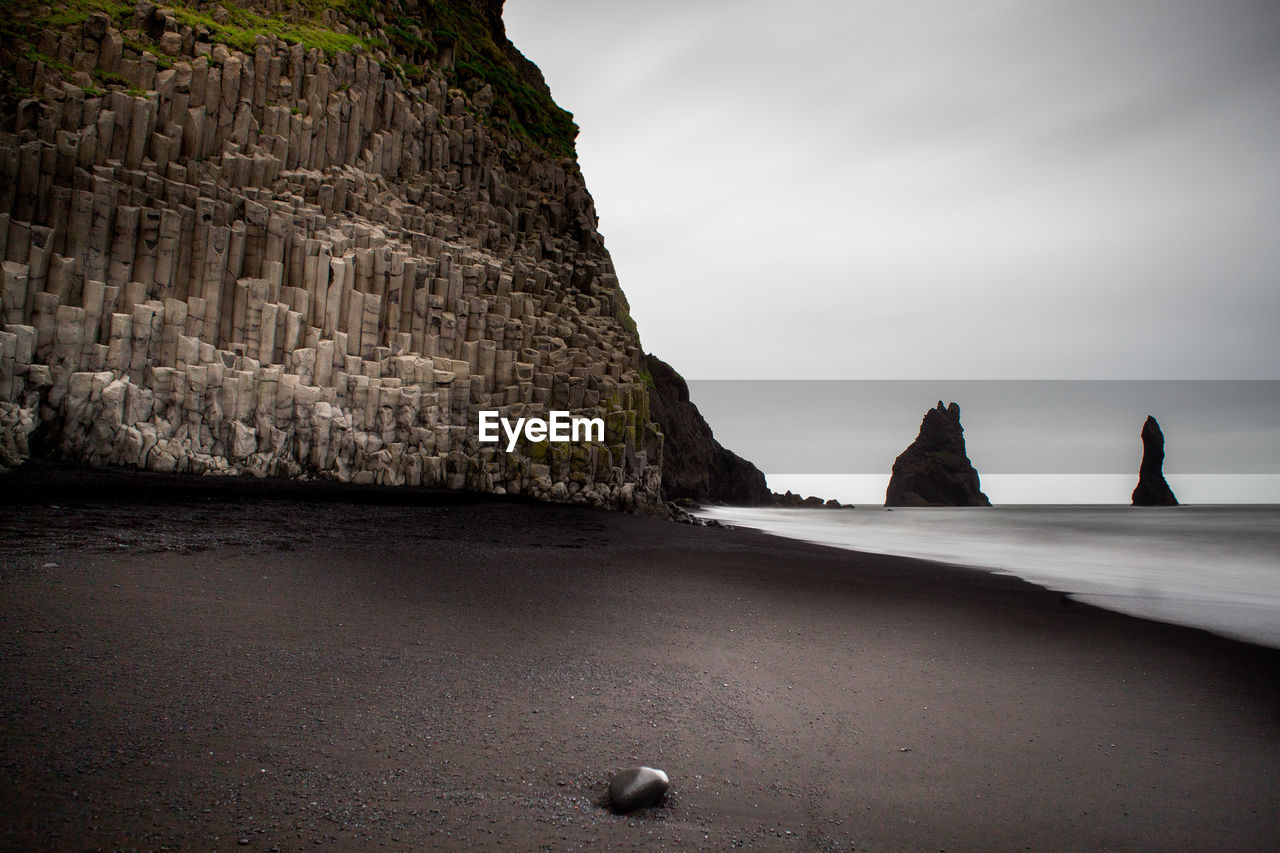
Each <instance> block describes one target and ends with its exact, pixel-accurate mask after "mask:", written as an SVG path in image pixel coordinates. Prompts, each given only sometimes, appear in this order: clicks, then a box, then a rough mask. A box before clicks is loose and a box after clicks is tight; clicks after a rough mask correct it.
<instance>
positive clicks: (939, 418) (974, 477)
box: [884, 400, 991, 506]
mask: <svg viewBox="0 0 1280 853" xmlns="http://www.w3.org/2000/svg"><path fill="white" fill-rule="evenodd" d="M884 505H885V506H991V501H990V500H988V499H987V496H986V495H984V494H983V493H982V490H981V487H980V485H979V483H978V472H977V471H976V470H974V467H973V465H972V464H971V463H970V462H969V457H968V456H967V455H966V454H965V449H964V428H963V427H962V426H960V407H959V406H958V405H957V404H955V403H952V404H951V405H949V406H944V405H943V404H942V401H941V400H939V401H938V406H937V408H934V409H930V410H929V411H928V412H925V416H924V420H923V421H921V423H920V435H919V436H917V438H916V440H915V441H914V442H912V444H911V446H910V447H908V448H907V449H906V450H904V451H903V452H902V455H900V456H899V457H898V458H897V459H896V460H894V463H893V477H892V478H890V480H889V490H888V492H887V494H886V495H885V500H884Z"/></svg>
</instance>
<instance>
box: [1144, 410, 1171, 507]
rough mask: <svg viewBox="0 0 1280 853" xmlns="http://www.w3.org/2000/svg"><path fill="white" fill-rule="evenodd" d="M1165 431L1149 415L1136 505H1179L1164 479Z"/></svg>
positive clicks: (1145, 425)
mask: <svg viewBox="0 0 1280 853" xmlns="http://www.w3.org/2000/svg"><path fill="white" fill-rule="evenodd" d="M1163 468H1164V433H1163V432H1161V431H1160V424H1159V423H1157V422H1156V419H1155V418H1153V417H1151V416H1150V415H1147V420H1146V423H1144V424H1143V425H1142V467H1141V468H1140V469H1139V470H1138V487H1137V488H1136V489H1134V490H1133V505H1134V506H1177V505H1178V499H1177V498H1176V497H1174V496H1173V489H1171V488H1169V484H1168V482H1166V481H1165V479H1164V471H1163V470H1162V469H1163Z"/></svg>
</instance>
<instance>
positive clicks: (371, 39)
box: [0, 0, 578, 158]
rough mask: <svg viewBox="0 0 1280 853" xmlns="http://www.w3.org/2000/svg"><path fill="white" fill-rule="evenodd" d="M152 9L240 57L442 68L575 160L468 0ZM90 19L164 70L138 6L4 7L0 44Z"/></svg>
mask: <svg viewBox="0 0 1280 853" xmlns="http://www.w3.org/2000/svg"><path fill="white" fill-rule="evenodd" d="M157 5H160V6H163V7H164V8H166V9H169V10H170V11H172V13H173V15H174V16H175V17H176V18H177V20H178V21H179V22H181V23H182V24H185V25H187V26H190V27H192V28H194V29H196V30H197V31H203V32H204V33H207V37H208V39H209V40H210V41H212V42H215V43H221V44H225V45H227V46H228V47H232V48H234V49H236V50H241V51H246V52H247V51H252V50H253V49H254V47H255V45H256V43H257V39H258V37H259V36H264V35H265V36H273V37H276V38H279V39H282V40H284V41H286V42H289V43H292V44H301V45H302V46H303V47H306V48H308V49H311V48H317V49H319V50H322V51H324V52H325V53H326V54H329V55H333V54H335V53H338V52H340V51H352V50H368V51H373V52H381V51H385V52H386V62H385V64H386V65H387V66H389V70H390V71H393V72H394V73H399V74H401V75H402V76H403V77H404V78H405V80H406V81H408V82H409V83H410V84H411V85H419V84H421V83H423V82H425V80H426V79H427V78H428V75H429V71H428V69H430V68H432V67H437V68H440V67H442V70H443V71H444V72H445V74H446V76H447V77H448V78H449V83H450V85H451V86H452V87H456V88H460V89H462V90H464V91H467V92H469V93H471V94H475V93H476V92H477V91H478V90H480V89H482V88H483V87H485V86H488V87H489V88H490V91H491V92H492V96H493V104H492V107H491V108H490V109H488V110H479V109H478V110H477V115H478V117H479V118H481V119H482V120H483V121H485V122H486V123H487V124H489V125H490V127H491V128H494V129H496V130H498V131H499V132H504V133H508V134H510V135H513V136H515V137H517V138H521V139H524V140H526V141H529V142H532V143H534V144H535V145H537V146H538V147H540V148H542V149H543V150H545V151H546V152H547V153H549V154H552V155H554V156H558V157H570V158H572V157H574V156H575V150H574V139H575V138H576V137H577V134H578V127H577V125H576V124H575V123H574V121H573V116H572V115H571V114H570V113H569V112H567V111H565V110H563V109H561V108H560V107H559V106H557V105H556V103H555V101H553V100H552V98H551V96H550V94H549V93H548V92H547V91H546V88H545V86H543V85H541V80H540V79H537V80H533V79H531V78H530V74H529V72H528V71H527V70H524V69H521V68H520V67H519V63H518V62H517V61H515V60H513V58H512V56H511V55H509V53H508V49H507V47H506V45H504V44H500V43H499V42H500V41H503V42H505V37H502V36H500V35H497V34H495V32H494V31H493V28H492V24H491V23H490V22H489V21H487V20H486V19H485V14H484V13H483V12H482V10H481V9H480V8H478V7H477V5H476V3H475V2H473V0H389V1H388V0H382V2H372V0H296V2H294V3H293V4H292V5H291V6H290V11H289V12H287V13H281V14H273V13H270V12H265V11H258V10H255V9H254V8H253V4H252V3H248V4H243V5H240V4H236V3H234V2H222V3H219V2H213V0H172V2H164V3H158V4H157ZM497 8H500V5H493V7H492V9H491V10H490V12H491V13H496V10H497ZM45 10H47V11H45ZM96 12H102V13H105V14H106V15H108V16H109V17H110V18H111V20H112V21H113V23H114V25H115V26H116V27H117V28H119V29H121V30H122V31H125V32H126V33H130V31H133V32H132V34H131V35H127V36H126V39H125V46H126V48H128V49H130V50H133V51H135V52H141V51H147V52H150V53H153V54H155V55H156V56H157V58H158V59H159V60H160V62H161V64H162V65H164V66H167V65H168V64H169V63H170V60H169V59H168V58H167V57H165V56H163V54H160V52H159V51H158V49H157V47H156V43H155V39H154V38H153V36H152V34H148V33H145V32H139V31H138V30H137V27H138V21H137V18H136V14H137V6H136V4H134V3H127V2H122V0H63V2H58V3H54V4H52V5H51V6H48V7H43V8H42V7H35V8H33V7H31V6H29V5H28V4H26V3H24V2H17V0H0V37H3V40H4V42H5V44H6V45H24V44H25V45H28V46H31V45H34V44H36V43H38V41H39V39H40V35H41V33H42V32H44V31H45V30H52V31H64V32H65V31H68V30H72V29H74V28H76V27H79V26H81V25H83V24H84V22H85V21H86V20H88V18H89V16H90V15H91V14H93V13H96ZM22 52H25V51H22ZM517 57H518V55H517ZM521 62H523V60H521ZM46 65H49V66H50V67H59V68H60V66H56V65H54V64H53V63H50V62H46ZM60 70H61V68H60ZM68 73H69V69H68ZM0 76H3V77H4V79H3V80H0V88H3V89H4V90H7V91H9V92H10V93H13V92H14V91H15V88H16V83H15V81H13V80H12V78H11V76H10V75H9V74H3V75H0ZM103 82H104V83H105V84H107V85H112V84H111V83H110V81H103Z"/></svg>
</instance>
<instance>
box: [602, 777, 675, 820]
mask: <svg viewBox="0 0 1280 853" xmlns="http://www.w3.org/2000/svg"><path fill="white" fill-rule="evenodd" d="M669 787H671V780H670V779H668V778H667V774H666V773H663V772H662V771H661V770H657V769H655V768H653V767H629V768H627V769H626V770H623V771H620V772H619V773H617V774H616V775H615V776H614V777H613V779H611V780H610V781H609V806H610V808H612V809H613V810H614V811H615V812H617V813H618V814H626V813H627V812H633V811H635V810H636V809H647V808H649V807H650V806H656V805H658V804H659V803H661V802H662V798H663V797H665V796H666V795H667V789H668V788H669Z"/></svg>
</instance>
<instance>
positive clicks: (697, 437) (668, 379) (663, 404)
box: [645, 355, 771, 506]
mask: <svg viewBox="0 0 1280 853" xmlns="http://www.w3.org/2000/svg"><path fill="white" fill-rule="evenodd" d="M645 366H646V367H647V368H648V370H649V374H650V376H651V377H652V379H653V391H652V393H651V394H650V396H649V400H650V403H649V412H650V415H651V417H652V418H653V420H654V421H655V422H656V423H657V424H658V426H659V427H660V428H661V429H662V433H663V436H664V438H665V443H664V445H663V456H662V494H663V497H665V498H666V499H667V500H679V499H681V498H688V499H690V500H695V501H718V502H722V503H727V504H736V505H738V506H760V505H764V504H767V503H769V502H770V500H771V495H770V493H769V487H768V486H767V485H765V478H764V474H762V473H761V472H760V469H759V468H757V467H756V466H755V465H752V464H751V463H750V462H748V461H747V460H745V459H743V458H742V457H740V456H738V455H737V454H736V453H733V452H732V451H730V450H727V449H725V448H724V447H722V446H721V445H720V442H718V441H716V439H715V436H714V435H712V433H711V427H710V426H708V425H707V422H706V420H705V419H704V418H703V417H702V413H701V412H699V411H698V407H697V406H695V405H694V404H693V402H692V401H690V399H689V386H688V384H687V383H686V382H685V381H684V378H683V377H682V376H680V374H679V373H676V371H675V370H673V369H672V368H671V366H670V365H668V364H667V363H666V362H664V361H662V360H661V359H659V358H657V357H656V356H653V355H645Z"/></svg>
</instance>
